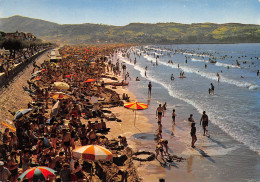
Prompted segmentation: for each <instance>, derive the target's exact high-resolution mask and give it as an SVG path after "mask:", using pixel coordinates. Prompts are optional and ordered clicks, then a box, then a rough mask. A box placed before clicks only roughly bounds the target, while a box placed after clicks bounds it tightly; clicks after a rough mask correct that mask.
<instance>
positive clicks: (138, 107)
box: [124, 102, 148, 110]
mask: <svg viewBox="0 0 260 182" xmlns="http://www.w3.org/2000/svg"><path fill="white" fill-rule="evenodd" d="M124 107H126V108H128V109H134V110H142V109H147V108H148V105H147V104H144V103H141V102H127V103H125V104H124Z"/></svg>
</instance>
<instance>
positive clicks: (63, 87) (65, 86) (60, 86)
mask: <svg viewBox="0 0 260 182" xmlns="http://www.w3.org/2000/svg"><path fill="white" fill-rule="evenodd" d="M54 87H55V88H57V89H61V90H68V89H69V88H70V86H69V85H68V84H67V83H65V82H54Z"/></svg>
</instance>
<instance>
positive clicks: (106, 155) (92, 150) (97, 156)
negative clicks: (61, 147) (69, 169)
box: [72, 145, 113, 161]
mask: <svg viewBox="0 0 260 182" xmlns="http://www.w3.org/2000/svg"><path fill="white" fill-rule="evenodd" d="M72 155H73V156H74V157H76V158H77V159H81V158H82V159H84V160H91V161H98V160H102V161H108V160H112V159H113V154H112V153H111V152H110V151H109V150H108V149H106V148H105V147H102V146H99V145H86V146H81V147H78V148H76V149H74V150H73V151H72Z"/></svg>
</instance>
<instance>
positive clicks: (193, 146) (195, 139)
mask: <svg viewBox="0 0 260 182" xmlns="http://www.w3.org/2000/svg"><path fill="white" fill-rule="evenodd" d="M190 136H191V147H192V148H195V145H194V144H195V142H196V141H197V136H196V127H195V122H192V123H191V130H190Z"/></svg>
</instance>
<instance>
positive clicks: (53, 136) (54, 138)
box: [50, 122, 58, 150]
mask: <svg viewBox="0 0 260 182" xmlns="http://www.w3.org/2000/svg"><path fill="white" fill-rule="evenodd" d="M57 126H58V123H57V122H54V123H53V126H52V128H51V129H50V132H51V146H52V147H53V148H54V150H56V147H57V139H58V136H57V135H58V133H57V132H58V127H57Z"/></svg>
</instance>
